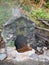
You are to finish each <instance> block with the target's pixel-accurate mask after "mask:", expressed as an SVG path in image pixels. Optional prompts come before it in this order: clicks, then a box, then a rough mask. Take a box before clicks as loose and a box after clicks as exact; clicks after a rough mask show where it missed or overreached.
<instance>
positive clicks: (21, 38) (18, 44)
mask: <svg viewBox="0 0 49 65" xmlns="http://www.w3.org/2000/svg"><path fill="white" fill-rule="evenodd" d="M25 45H27V40H26V38H25V36H23V35H18V36H17V38H16V39H15V47H16V49H21V48H22V47H24V46H25Z"/></svg>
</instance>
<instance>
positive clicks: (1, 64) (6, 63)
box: [0, 60, 49, 65]
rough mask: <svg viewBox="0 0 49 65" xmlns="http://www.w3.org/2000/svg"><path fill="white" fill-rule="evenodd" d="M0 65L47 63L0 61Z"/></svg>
mask: <svg viewBox="0 0 49 65" xmlns="http://www.w3.org/2000/svg"><path fill="white" fill-rule="evenodd" d="M0 65H49V62H37V61H32V60H27V61H23V62H14V63H12V62H10V61H0Z"/></svg>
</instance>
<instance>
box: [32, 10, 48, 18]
mask: <svg viewBox="0 0 49 65" xmlns="http://www.w3.org/2000/svg"><path fill="white" fill-rule="evenodd" d="M31 15H32V16H34V17H35V18H43V19H49V13H47V12H46V11H45V10H43V9H38V10H34V11H32V13H31Z"/></svg>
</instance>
